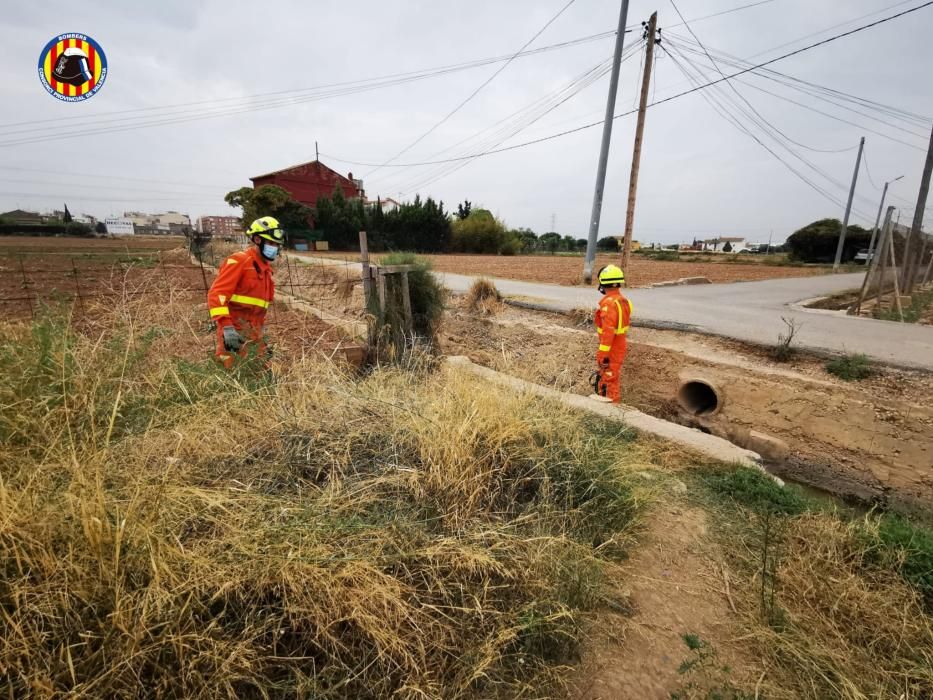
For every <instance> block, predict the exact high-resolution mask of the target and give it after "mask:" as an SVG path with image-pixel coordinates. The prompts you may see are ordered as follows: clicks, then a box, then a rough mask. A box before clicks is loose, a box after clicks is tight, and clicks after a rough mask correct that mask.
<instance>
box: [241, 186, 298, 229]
mask: <svg viewBox="0 0 933 700" xmlns="http://www.w3.org/2000/svg"><path fill="white" fill-rule="evenodd" d="M224 201H225V202H226V203H227V204H229V205H230V206H231V207H239V208H240V209H242V210H243V217H242V221H243V229H244V230H246V229H248V228H249V225H250V224H251V223H252V222H253V221H255V220H256V219H258V218H260V217H262V216H274V217H275V218H276V219H278V220H279V223H280V224H281V225H282V228H284V229H285V231H286V233H287V234H289V236H292V235H294V234H296V233H304V232H307V231H309V230H310V228H311V226H310V219H311V214H312V210H311V208H310V207H308V206H305V205H304V204H302V203H301V202H298V201H296V200H295V199H293V198H292V196H291V194H289V193H288V192H287V191H286V190H283V189H282V188H281V187H278V186H277V185H263V186H262V187H259V188H256V189H253V188H252V187H241V188H240V189H238V190H233V191H232V192H228V193H227V194H226V196H225V197H224Z"/></svg>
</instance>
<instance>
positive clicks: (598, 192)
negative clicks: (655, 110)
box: [583, 0, 628, 284]
mask: <svg viewBox="0 0 933 700" xmlns="http://www.w3.org/2000/svg"><path fill="white" fill-rule="evenodd" d="M627 18H628V0H622V5H621V7H620V8H619V27H618V29H617V30H616V50H615V57H614V58H613V61H612V74H611V75H610V76H609V97H608V98H607V99H606V118H605V120H604V121H603V142H602V145H601V146H600V147H599V164H598V165H597V167H596V189H595V190H594V191H593V212H592V214H590V233H589V237H588V238H587V239H586V258H585V259H584V262H583V281H584V282H586V283H587V284H589V283H590V282H592V281H593V262H594V260H595V259H596V238H597V236H599V217H600V215H601V214H602V210H603V188H604V187H605V185H606V164H607V163H608V161H609V141H610V140H611V139H612V120H613V115H614V113H615V109H616V91H617V89H618V87H619V66H620V65H621V63H622V43H623V41H624V39H625V22H626V20H627Z"/></svg>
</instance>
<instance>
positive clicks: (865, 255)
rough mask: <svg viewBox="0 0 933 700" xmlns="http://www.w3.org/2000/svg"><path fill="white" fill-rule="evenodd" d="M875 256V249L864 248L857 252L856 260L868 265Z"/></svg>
mask: <svg viewBox="0 0 933 700" xmlns="http://www.w3.org/2000/svg"><path fill="white" fill-rule="evenodd" d="M873 257H875V251H873V250H869V249H868V248H862V249H861V250H860V251H859V252H857V253H856V254H855V262H857V263H862V264H863V265H867V264H868V263H869V262H870V261H871V259H872V258H873Z"/></svg>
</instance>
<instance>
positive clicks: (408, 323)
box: [401, 271, 414, 333]
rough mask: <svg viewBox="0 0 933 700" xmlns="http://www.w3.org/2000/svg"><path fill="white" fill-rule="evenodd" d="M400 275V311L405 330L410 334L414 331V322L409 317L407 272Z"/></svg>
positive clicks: (409, 298)
mask: <svg viewBox="0 0 933 700" xmlns="http://www.w3.org/2000/svg"><path fill="white" fill-rule="evenodd" d="M401 274H402V309H403V310H404V313H405V330H407V331H408V332H409V333H411V332H412V331H413V330H414V322H413V319H412V316H411V293H410V292H409V290H408V272H407V271H406V272H403V273H401Z"/></svg>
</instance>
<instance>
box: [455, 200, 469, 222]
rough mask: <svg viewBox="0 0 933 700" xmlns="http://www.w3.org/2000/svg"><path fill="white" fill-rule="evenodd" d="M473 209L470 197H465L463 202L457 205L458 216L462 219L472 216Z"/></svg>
mask: <svg viewBox="0 0 933 700" xmlns="http://www.w3.org/2000/svg"><path fill="white" fill-rule="evenodd" d="M472 209H473V204H472V203H471V202H470V200H469V199H464V200H463V203H462V204H458V205H457V218H458V219H460V221H463V220H464V219H466V218H467V217H469V216H470V211H471V210H472Z"/></svg>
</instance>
